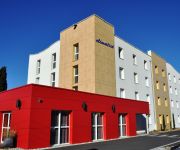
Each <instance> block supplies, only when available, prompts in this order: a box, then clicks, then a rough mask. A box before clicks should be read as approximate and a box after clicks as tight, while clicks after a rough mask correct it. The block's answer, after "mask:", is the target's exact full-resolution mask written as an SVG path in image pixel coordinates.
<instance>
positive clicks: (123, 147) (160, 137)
mask: <svg viewBox="0 0 180 150" xmlns="http://www.w3.org/2000/svg"><path fill="white" fill-rule="evenodd" d="M174 142H175V143H174ZM170 143H173V144H170ZM178 143H179V144H180V131H173V132H168V133H162V134H153V135H145V136H138V137H134V138H126V139H119V140H112V141H103V142H96V143H90V144H82V145H75V146H73V145H71V146H66V147H59V148H53V149H54V150H149V149H155V148H156V149H157V147H160V146H163V145H167V144H170V145H171V146H174V145H177V144H178ZM158 149H161V148H158Z"/></svg>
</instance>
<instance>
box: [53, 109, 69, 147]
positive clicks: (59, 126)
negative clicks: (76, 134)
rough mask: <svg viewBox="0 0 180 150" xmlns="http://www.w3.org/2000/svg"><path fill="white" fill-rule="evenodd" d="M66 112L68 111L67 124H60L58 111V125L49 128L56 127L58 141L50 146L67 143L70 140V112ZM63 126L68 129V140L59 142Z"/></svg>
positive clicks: (60, 114)
mask: <svg viewBox="0 0 180 150" xmlns="http://www.w3.org/2000/svg"><path fill="white" fill-rule="evenodd" d="M67 113H68V119H69V124H68V125H67V126H63V125H61V116H62V112H59V113H58V125H57V126H51V129H58V139H57V141H58V143H57V144H54V145H52V146H55V145H63V144H69V141H70V114H69V112H67ZM63 128H65V129H68V130H69V132H68V133H69V134H68V142H66V143H60V141H61V129H63Z"/></svg>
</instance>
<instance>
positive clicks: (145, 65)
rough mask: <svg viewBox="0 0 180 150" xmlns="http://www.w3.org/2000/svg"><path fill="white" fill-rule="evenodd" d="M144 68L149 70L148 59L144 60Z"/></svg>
mask: <svg viewBox="0 0 180 150" xmlns="http://www.w3.org/2000/svg"><path fill="white" fill-rule="evenodd" d="M144 69H145V70H148V64H147V61H146V60H144Z"/></svg>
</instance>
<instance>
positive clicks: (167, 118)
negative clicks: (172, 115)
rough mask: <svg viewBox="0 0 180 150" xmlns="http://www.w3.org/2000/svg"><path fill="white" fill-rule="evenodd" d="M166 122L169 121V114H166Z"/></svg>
mask: <svg viewBox="0 0 180 150" xmlns="http://www.w3.org/2000/svg"><path fill="white" fill-rule="evenodd" d="M166 122H167V123H169V116H168V115H166Z"/></svg>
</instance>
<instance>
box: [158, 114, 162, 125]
mask: <svg viewBox="0 0 180 150" xmlns="http://www.w3.org/2000/svg"><path fill="white" fill-rule="evenodd" d="M159 124H160V125H162V115H159Z"/></svg>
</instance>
